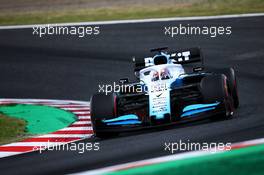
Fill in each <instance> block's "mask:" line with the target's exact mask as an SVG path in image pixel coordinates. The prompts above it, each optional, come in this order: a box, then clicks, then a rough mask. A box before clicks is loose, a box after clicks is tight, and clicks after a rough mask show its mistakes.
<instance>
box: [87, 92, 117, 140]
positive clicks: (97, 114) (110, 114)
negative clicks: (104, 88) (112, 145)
mask: <svg viewBox="0 0 264 175" xmlns="http://www.w3.org/2000/svg"><path fill="white" fill-rule="evenodd" d="M90 108H91V109H90V110H91V122H92V127H93V132H94V135H95V136H96V137H100V138H106V137H111V136H115V135H117V133H116V132H105V131H100V129H99V127H98V126H100V124H101V123H102V120H103V119H111V118H114V117H115V116H116V95H115V94H114V93H112V94H109V95H105V94H94V95H93V96H92V97H91V100H90Z"/></svg>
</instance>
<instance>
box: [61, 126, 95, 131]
mask: <svg viewBox="0 0 264 175" xmlns="http://www.w3.org/2000/svg"><path fill="white" fill-rule="evenodd" d="M80 130H83V131H84V130H85V131H86V130H89V131H92V130H93V128H92V127H67V128H63V129H60V130H59V131H80Z"/></svg>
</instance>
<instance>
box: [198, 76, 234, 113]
mask: <svg viewBox="0 0 264 175" xmlns="http://www.w3.org/2000/svg"><path fill="white" fill-rule="evenodd" d="M200 87H201V92H202V95H203V101H204V103H215V102H221V103H223V104H224V111H223V114H224V116H225V118H231V117H232V115H233V100H232V97H231V94H230V88H229V87H228V82H227V78H226V76H225V75H223V74H222V75H209V76H206V77H204V78H203V79H202V81H201V84H200Z"/></svg>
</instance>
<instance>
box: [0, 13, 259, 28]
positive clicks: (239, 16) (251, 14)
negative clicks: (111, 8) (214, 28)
mask: <svg viewBox="0 0 264 175" xmlns="http://www.w3.org/2000/svg"><path fill="white" fill-rule="evenodd" d="M258 16H264V13H248V14H234V15H217V16H196V17H172V18H152V19H136V20H114V21H98V22H80V23H59V24H49V25H50V26H84V25H85V26H86V25H109V24H129V23H149V22H169V21H183V20H212V19H226V18H244V17H258ZM47 25H48V24H33V25H13V26H0V30H1V29H27V28H33V27H36V26H47Z"/></svg>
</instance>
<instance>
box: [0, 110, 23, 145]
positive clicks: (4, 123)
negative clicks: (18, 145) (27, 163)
mask: <svg viewBox="0 0 264 175" xmlns="http://www.w3.org/2000/svg"><path fill="white" fill-rule="evenodd" d="M25 135H26V122H25V121H24V120H22V119H17V118H12V117H7V116H5V115H3V114H0V145H2V144H6V143H10V142H14V141H17V140H20V139H21V138H23V137H24V136H25Z"/></svg>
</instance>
